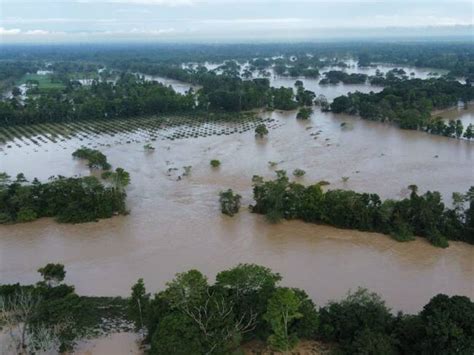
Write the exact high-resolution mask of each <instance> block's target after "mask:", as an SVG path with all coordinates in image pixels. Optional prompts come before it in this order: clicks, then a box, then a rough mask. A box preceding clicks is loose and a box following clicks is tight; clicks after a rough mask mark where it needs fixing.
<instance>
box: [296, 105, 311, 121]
mask: <svg viewBox="0 0 474 355" xmlns="http://www.w3.org/2000/svg"><path fill="white" fill-rule="evenodd" d="M312 114H313V109H312V108H311V107H302V108H300V109H299V111H298V113H297V114H296V118H298V119H300V120H307V119H309V118H310V117H311V115H312Z"/></svg>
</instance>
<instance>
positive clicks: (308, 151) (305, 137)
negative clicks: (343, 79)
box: [0, 112, 474, 312]
mask: <svg viewBox="0 0 474 355" xmlns="http://www.w3.org/2000/svg"><path fill="white" fill-rule="evenodd" d="M271 115H272V118H274V119H275V120H276V123H278V124H277V125H276V126H275V127H276V128H275V129H271V130H270V134H269V136H268V138H265V139H256V138H255V137H254V134H253V133H252V132H246V133H243V134H234V135H223V136H213V137H206V138H196V139H183V140H175V141H156V142H153V144H154V145H155V147H156V150H155V151H154V152H153V153H147V152H145V151H144V149H143V143H131V144H111V146H109V147H106V146H104V147H101V148H100V149H101V150H102V151H103V152H104V153H105V154H106V155H107V156H108V158H109V161H110V162H111V163H112V164H113V165H114V166H115V167H117V166H120V167H123V168H125V169H126V170H128V171H130V173H131V178H132V184H131V186H130V187H129V188H128V205H129V207H130V209H131V213H130V215H128V216H120V217H115V218H112V219H109V220H102V221H100V222H98V223H87V224H78V225H64V224H58V223H56V222H54V221H53V220H51V219H41V220H38V221H36V222H33V223H26V224H17V225H9V226H0V283H9V282H17V281H20V282H22V283H29V282H35V281H37V280H38V274H37V273H36V270H37V269H38V268H39V267H40V266H42V265H44V264H46V263H48V262H61V263H63V264H65V265H66V269H67V277H66V281H67V282H68V283H71V284H74V285H76V289H77V291H78V292H79V293H80V294H89V295H128V294H129V292H130V287H131V285H132V284H133V283H134V282H135V281H136V280H137V279H138V278H139V277H143V278H144V279H145V282H146V285H147V287H148V289H149V290H150V291H152V292H154V291H156V290H158V289H160V288H162V287H164V285H165V282H166V281H169V280H170V279H172V277H173V275H174V274H175V273H176V272H182V271H185V270H188V269H190V268H197V269H199V270H201V271H203V272H204V273H206V274H207V275H208V276H209V277H210V278H211V279H212V278H213V277H214V276H215V274H216V272H218V271H220V270H223V269H225V268H229V267H231V266H234V265H236V264H238V263H242V262H247V263H258V264H262V265H265V266H268V267H271V268H272V269H273V270H275V271H278V272H280V273H281V274H282V275H283V276H284V284H285V285H291V286H295V287H300V288H304V289H305V290H307V292H308V293H309V294H310V296H311V297H312V298H313V299H314V300H315V301H316V302H317V303H318V304H319V305H321V304H324V303H325V302H327V301H328V300H330V299H338V298H341V297H343V296H344V295H345V294H346V292H347V291H348V290H349V289H355V288H357V287H358V286H363V287H368V288H370V289H371V290H373V291H376V292H378V293H380V295H381V296H382V297H383V298H384V299H386V301H387V303H388V305H389V306H390V307H393V308H394V309H396V310H399V309H400V310H404V311H409V312H414V311H418V310H419V309H420V308H421V307H422V305H424V304H425V303H426V302H428V300H429V299H430V297H432V296H433V295H435V294H437V293H439V292H443V293H447V294H461V295H466V296H469V297H471V298H474V246H471V245H468V244H464V243H456V242H451V246H450V247H449V248H447V249H439V248H435V247H433V246H431V245H430V244H428V243H427V242H426V241H425V240H423V239H417V240H416V241H413V242H409V243H398V242H396V241H393V240H391V239H390V238H389V237H387V236H383V235H379V234H373V233H364V232H357V231H352V230H340V229H336V228H332V227H328V226H318V225H314V224H305V223H302V222H300V221H286V222H283V223H280V224H277V225H270V224H268V223H267V222H266V221H265V219H264V218H263V217H262V216H259V215H254V214H251V213H249V212H248V211H246V209H245V207H244V208H243V209H242V210H241V213H239V214H238V215H237V216H235V217H234V218H229V217H227V216H224V215H222V214H221V213H220V211H219V205H218V196H217V194H218V192H219V191H220V190H222V189H226V188H233V189H234V190H235V191H237V192H239V193H241V194H242V195H243V206H246V205H248V204H250V203H251V202H252V199H251V178H252V176H253V175H255V174H259V175H263V176H265V177H267V178H270V177H273V176H274V172H273V170H272V169H270V168H269V166H268V161H275V162H279V164H278V168H279V169H286V170H288V171H289V172H291V171H293V170H294V169H295V168H301V169H304V170H306V172H307V173H306V175H305V176H304V178H301V179H299V181H301V182H303V183H313V182H317V181H319V180H327V181H329V182H330V183H331V185H329V188H348V189H355V190H357V191H370V192H376V193H379V194H380V195H381V196H382V197H384V198H387V197H391V198H400V197H403V196H406V195H407V189H406V187H407V186H408V185H409V184H417V185H418V186H419V187H420V190H421V191H425V190H427V189H431V190H438V191H440V192H441V193H442V195H443V196H444V198H445V199H446V200H447V201H448V203H449V202H450V195H451V193H452V192H453V191H461V192H463V191H466V190H467V189H468V188H469V186H471V185H473V184H474V179H473V178H474V174H473V168H472V166H473V162H474V144H473V143H472V142H467V141H460V140H455V139H449V138H445V137H437V136H432V135H428V134H425V133H422V132H414V131H404V130H400V129H397V128H395V127H392V126H390V125H385V124H380V123H375V122H366V121H362V120H359V119H356V118H354V117H347V116H335V115H332V114H330V113H327V114H323V113H320V112H316V113H315V114H314V115H313V117H312V119H311V120H309V121H307V122H301V121H298V120H296V119H295V113H294V112H291V113H279V112H275V113H272V114H271ZM342 122H346V123H347V124H346V126H345V127H341V126H340V124H341V123H342ZM103 139H104V141H106V138H103ZM89 143H91V144H98V143H103V142H102V141H101V139H100V138H97V137H93V138H91V142H89ZM82 144H85V141H78V140H71V141H68V142H67V143H64V144H63V145H61V146H58V145H55V144H53V143H51V142H50V143H46V144H44V145H42V146H41V147H39V148H38V147H36V148H33V147H30V146H28V147H27V146H23V147H21V148H17V147H15V146H13V147H12V148H10V149H5V150H4V151H3V153H1V154H2V155H0V171H6V172H8V173H9V174H11V175H15V174H16V173H18V172H24V173H25V175H26V176H27V177H29V178H32V177H35V176H37V177H38V178H40V179H42V180H45V179H47V178H48V177H49V176H50V175H56V174H62V175H65V176H70V175H74V174H82V175H87V174H88V173H89V171H88V169H87V167H86V166H85V165H84V164H83V163H81V162H79V161H75V160H73V159H72V157H71V153H72V151H74V149H76V148H77V147H79V146H81V145H82ZM34 150H36V151H34ZM211 159H219V160H220V161H221V162H222V165H221V167H220V168H218V169H212V168H211V167H210V166H209V161H210V160H211ZM187 165H191V166H193V168H192V173H191V176H189V177H183V178H182V179H181V180H180V181H177V178H178V175H180V174H182V172H183V169H182V167H183V166H187ZM173 167H175V168H178V169H179V170H178V171H171V172H168V169H169V168H173ZM343 176H347V177H349V179H348V181H347V182H343V181H342V179H341V177H343Z"/></svg>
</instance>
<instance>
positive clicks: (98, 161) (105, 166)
mask: <svg viewBox="0 0 474 355" xmlns="http://www.w3.org/2000/svg"><path fill="white" fill-rule="evenodd" d="M72 156H73V157H75V158H79V159H85V160H87V161H88V166H89V168H96V169H102V170H109V169H110V168H111V165H110V164H109V163H108V162H107V157H106V156H105V155H104V154H103V153H101V152H100V151H98V150H95V149H90V148H87V147H81V148H79V149H77V150H76V151H74V153H72Z"/></svg>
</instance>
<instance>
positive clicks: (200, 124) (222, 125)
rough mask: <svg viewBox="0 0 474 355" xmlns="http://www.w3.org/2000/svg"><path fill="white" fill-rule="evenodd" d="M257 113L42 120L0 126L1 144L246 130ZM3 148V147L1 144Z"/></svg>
mask: <svg viewBox="0 0 474 355" xmlns="http://www.w3.org/2000/svg"><path fill="white" fill-rule="evenodd" d="M270 121H271V120H270V119H261V118H258V117H256V116H254V115H250V114H248V115H236V116H230V115H212V114H210V115H207V116H206V117H204V116H197V117H195V116H167V117H156V116H153V117H141V118H136V119H115V120H107V121H106V120H98V121H81V122H68V123H41V124H35V125H29V126H27V125H26V126H21V125H18V126H12V127H0V144H6V148H11V146H12V144H14V145H15V146H17V147H22V146H30V145H35V146H41V145H43V144H46V143H48V142H52V143H60V142H65V141H67V140H70V139H79V140H80V141H83V140H91V139H98V138H100V137H103V136H110V137H119V138H121V139H125V140H126V141H127V143H128V142H130V141H138V142H140V141H141V139H144V140H153V141H154V140H157V139H161V140H175V139H184V138H198V137H207V136H214V135H218V136H220V135H229V134H235V133H244V132H247V131H250V130H253V129H255V127H256V126H257V125H258V124H259V123H262V122H270ZM0 149H1V148H0Z"/></svg>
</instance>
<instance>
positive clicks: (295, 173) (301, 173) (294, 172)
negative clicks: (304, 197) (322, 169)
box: [293, 169, 306, 177]
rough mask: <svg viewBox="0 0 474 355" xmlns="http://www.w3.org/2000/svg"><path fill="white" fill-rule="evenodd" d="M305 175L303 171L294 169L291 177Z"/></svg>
mask: <svg viewBox="0 0 474 355" xmlns="http://www.w3.org/2000/svg"><path fill="white" fill-rule="evenodd" d="M305 174H306V171H304V170H303V169H295V170H293V175H294V176H296V177H302V176H304V175H305Z"/></svg>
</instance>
